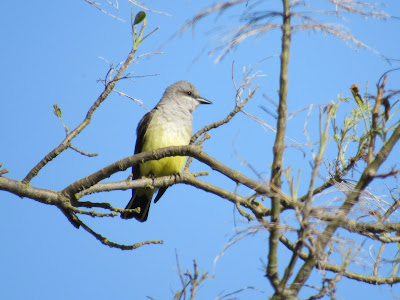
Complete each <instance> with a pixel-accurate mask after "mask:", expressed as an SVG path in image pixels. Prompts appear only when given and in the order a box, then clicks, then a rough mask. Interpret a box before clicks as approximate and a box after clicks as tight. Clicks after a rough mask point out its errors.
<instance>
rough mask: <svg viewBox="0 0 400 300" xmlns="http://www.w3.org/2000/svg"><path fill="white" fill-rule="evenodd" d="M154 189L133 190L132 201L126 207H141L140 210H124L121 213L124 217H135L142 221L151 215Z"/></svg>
mask: <svg viewBox="0 0 400 300" xmlns="http://www.w3.org/2000/svg"><path fill="white" fill-rule="evenodd" d="M153 194H154V191H153V190H151V189H138V190H135V191H133V195H132V198H131V201H129V203H128V205H127V206H126V207H125V209H135V208H140V212H124V213H122V214H121V218H122V219H132V218H135V219H136V220H138V221H140V222H145V221H146V220H147V216H148V215H149V209H150V204H151V199H152V198H153Z"/></svg>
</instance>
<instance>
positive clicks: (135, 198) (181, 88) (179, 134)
mask: <svg viewBox="0 0 400 300" xmlns="http://www.w3.org/2000/svg"><path fill="white" fill-rule="evenodd" d="M199 104H211V102H210V101H208V100H206V99H204V98H203V97H201V96H200V94H199V92H198V91H197V89H196V87H195V86H194V85H193V84H191V83H190V82H187V81H178V82H176V83H174V84H172V85H171V86H169V87H168V88H167V89H166V90H165V92H164V95H163V96H162V98H161V100H160V102H158V104H157V105H156V106H155V107H154V108H153V109H152V110H151V111H150V112H148V113H147V114H146V115H145V116H144V117H143V118H142V119H141V120H140V122H139V125H138V127H137V130H136V131H137V139H136V147H135V154H137V153H141V152H144V151H149V150H155V149H159V148H164V147H170V146H183V145H188V144H189V141H190V138H191V137H192V120H193V117H192V113H193V111H194V110H195V108H196V107H197V106H198V105H199ZM185 161H186V157H185V156H172V157H164V158H162V159H160V160H150V161H147V162H145V163H142V164H139V165H136V166H134V167H133V168H132V173H133V179H138V178H141V177H161V176H168V175H172V174H176V173H179V172H181V171H182V169H183V167H184V166H185ZM166 189H167V188H160V189H159V190H158V189H156V188H138V189H135V190H132V198H131V200H130V201H129V203H128V205H127V206H126V208H125V209H135V208H140V211H139V212H124V213H122V214H121V217H122V218H123V219H131V218H136V219H137V220H138V221H140V222H144V221H146V220H147V216H148V214H149V208H150V203H151V200H152V198H153V195H154V193H156V192H157V190H158V194H157V197H156V198H155V199H154V203H156V202H157V201H158V200H159V199H160V198H161V196H162V195H163V194H164V192H165V190H166Z"/></svg>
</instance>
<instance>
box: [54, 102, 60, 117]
mask: <svg viewBox="0 0 400 300" xmlns="http://www.w3.org/2000/svg"><path fill="white" fill-rule="evenodd" d="M53 112H54V114H55V115H56V116H57V117H58V118H60V119H61V116H62V112H61V109H60V108H59V107H58V104H53Z"/></svg>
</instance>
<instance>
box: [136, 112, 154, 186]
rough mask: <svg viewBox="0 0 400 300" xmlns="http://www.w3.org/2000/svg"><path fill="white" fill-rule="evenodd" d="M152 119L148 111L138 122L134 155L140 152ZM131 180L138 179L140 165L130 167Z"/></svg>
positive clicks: (151, 114) (151, 113)
mask: <svg viewBox="0 0 400 300" xmlns="http://www.w3.org/2000/svg"><path fill="white" fill-rule="evenodd" d="M152 117H153V111H149V112H148V113H147V114H145V115H144V117H143V118H142V119H141V120H140V122H139V125H138V127H137V129H136V135H137V138H136V146H135V154H138V153H140V152H142V148H143V144H144V134H145V133H146V131H147V128H148V127H149V124H150V121H151V118H152ZM132 174H133V179H139V178H140V165H135V166H133V167H132ZM132 191H133V192H134V190H132Z"/></svg>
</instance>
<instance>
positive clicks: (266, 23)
mask: <svg viewBox="0 0 400 300" xmlns="http://www.w3.org/2000/svg"><path fill="white" fill-rule="evenodd" d="M87 2H89V3H90V2H91V1H87ZM134 2H135V1H134ZM325 2H326V4H327V5H332V7H333V8H332V9H331V10H330V9H323V10H322V9H314V8H312V7H310V6H309V3H308V2H307V1H289V0H282V1H281V4H282V9H281V10H279V11H277V10H275V11H273V10H268V9H265V7H264V6H263V5H265V4H268V1H244V0H233V1H226V2H221V3H218V4H215V5H213V6H211V7H209V8H207V9H205V10H203V11H200V12H199V13H198V14H197V15H196V16H194V17H193V18H192V19H190V20H189V21H188V22H187V23H186V24H184V26H183V27H182V31H185V30H186V29H188V28H189V27H191V26H194V25H195V24H196V23H197V22H199V21H200V20H201V19H203V18H205V17H207V16H209V15H211V14H215V13H224V12H226V11H228V10H229V9H230V8H233V7H235V6H238V5H241V6H242V7H244V9H243V13H242V14H241V15H240V17H239V18H240V20H241V21H242V23H243V25H240V26H239V27H238V28H237V30H236V31H233V32H222V33H221V35H220V36H218V37H219V38H218V39H216V40H217V41H220V40H222V41H223V42H222V43H218V42H217V45H215V46H214V47H213V48H212V50H211V51H210V54H217V59H216V61H219V60H221V59H223V58H224V57H225V55H226V54H227V53H228V52H230V51H232V50H233V49H234V48H236V47H238V46H239V45H240V43H241V42H242V41H243V40H245V39H246V38H249V37H252V36H258V37H259V36H261V35H263V34H266V33H268V32H269V31H271V30H280V32H281V38H282V41H281V52H280V74H279V103H278V107H277V118H276V121H277V123H276V129H275V131H276V136H275V143H274V146H273V148H272V151H273V161H272V164H271V175H270V179H269V180H266V179H264V178H261V177H257V179H253V178H249V177H248V176H245V175H243V174H241V173H240V172H238V171H237V170H234V169H232V168H230V167H229V166H226V165H224V164H223V163H222V162H221V161H218V160H216V159H215V158H213V157H211V156H210V155H208V154H207V153H205V152H204V151H203V150H202V148H201V147H200V146H201V144H202V143H204V142H205V141H206V140H207V139H208V138H209V137H210V135H209V132H210V131H212V130H214V129H216V128H219V127H220V126H222V125H224V124H226V123H227V122H229V121H230V120H231V119H232V118H234V117H235V115H236V114H237V113H239V112H243V107H244V106H245V105H246V103H248V101H250V100H251V98H252V97H253V96H254V94H255V93H256V92H257V90H258V89H259V87H253V86H252V85H251V81H252V80H253V79H254V77H256V76H258V73H257V72H255V71H254V70H253V69H252V70H250V71H246V72H244V74H243V78H242V79H241V80H240V81H239V82H237V81H236V79H235V78H233V82H234V84H235V90H236V91H235V92H236V97H235V99H234V100H235V108H234V109H233V110H232V111H231V112H229V113H227V116H226V118H224V119H223V120H219V121H216V122H214V123H212V124H209V125H207V126H205V127H204V128H203V129H201V130H200V131H199V132H197V133H196V134H195V135H194V136H193V138H192V140H191V144H190V145H188V146H180V147H168V148H163V149H159V150H157V151H149V152H143V153H140V154H137V155H134V156H130V157H127V158H124V159H121V160H118V161H116V162H115V163H113V164H111V165H109V166H106V167H104V168H102V169H100V170H98V171H97V172H95V173H93V174H91V175H89V176H87V177H85V178H81V179H79V180H76V181H75V182H73V183H70V184H69V185H68V186H67V187H66V188H64V189H63V190H60V191H52V190H47V189H42V188H39V187H34V186H31V185H30V182H31V180H32V179H33V178H34V177H35V176H37V175H38V174H39V172H40V170H41V169H43V168H44V167H45V166H46V165H47V164H48V163H50V162H51V161H53V160H54V159H55V158H56V157H57V156H58V155H59V154H60V153H62V152H63V151H65V150H67V149H73V150H76V151H78V152H80V153H81V154H83V155H88V156H90V155H94V154H89V153H85V152H83V151H81V150H79V149H77V148H76V147H74V146H73V145H72V142H73V140H74V138H76V137H77V136H78V135H79V134H80V133H81V132H82V131H83V130H84V129H85V128H86V126H87V125H88V124H89V123H90V121H91V118H92V115H93V113H94V112H95V111H96V109H97V108H98V107H99V106H100V105H101V104H102V103H103V102H104V101H105V100H106V99H107V97H108V96H109V95H110V93H111V92H112V91H115V85H116V84H117V83H118V81H119V80H121V79H123V78H126V77H125V76H128V75H126V70H127V68H128V67H129V65H130V64H131V63H132V62H134V61H135V60H137V59H139V58H140V56H136V57H135V54H136V51H137V48H138V47H139V46H140V45H141V43H142V42H143V40H144V39H145V38H146V37H147V36H149V35H150V34H151V33H153V32H154V31H152V32H150V33H149V34H148V35H147V36H145V37H143V34H144V32H145V27H146V16H145V14H144V13H143V12H142V13H140V14H138V15H137V16H136V18H135V19H134V20H132V31H133V39H132V49H131V50H130V52H129V54H128V57H127V59H126V60H125V62H124V63H122V64H121V65H119V66H117V67H112V68H110V71H109V73H108V74H107V76H106V79H105V80H104V86H105V89H104V91H103V92H102V93H101V95H100V96H99V97H98V98H97V99H96V101H95V102H94V104H93V105H92V106H91V107H90V109H89V110H88V112H87V115H86V117H85V119H84V120H83V121H82V123H81V124H79V125H78V126H77V127H76V128H75V129H73V130H72V131H70V130H69V129H68V128H67V127H66V126H64V128H65V131H66V137H65V139H64V140H63V141H62V142H61V143H60V144H59V145H58V146H57V147H55V148H54V149H53V150H52V151H51V152H50V153H48V154H47V155H46V156H45V157H43V159H42V160H40V161H39V162H38V163H37V165H36V166H34V167H33V168H32V170H31V171H30V172H29V173H28V174H27V175H26V176H25V178H24V179H22V180H15V179H11V178H8V177H6V176H5V174H6V173H7V170H6V169H2V170H0V190H4V191H7V192H10V193H13V194H15V195H18V196H20V197H27V198H30V199H33V200H35V201H38V202H41V203H43V204H48V205H53V206H56V207H58V208H59V209H60V210H61V211H62V212H63V213H64V214H65V216H66V217H67V218H68V220H69V221H70V222H71V224H72V225H73V226H75V227H77V228H78V227H82V228H84V229H85V230H86V231H87V232H88V233H90V234H91V235H92V236H94V237H95V238H96V239H98V240H99V241H100V242H101V243H103V244H105V245H108V246H110V247H115V248H120V249H123V250H128V249H135V248H138V247H140V246H142V245H145V244H155V243H162V241H158V240H152V241H143V242H138V243H136V244H133V245H121V244H118V243H115V242H112V241H110V240H109V239H108V238H106V237H104V236H102V235H101V234H100V233H97V232H95V231H94V230H93V229H91V228H90V227H89V226H88V225H87V224H86V223H85V222H83V221H82V220H81V219H80V218H79V216H80V215H90V216H92V217H114V216H117V215H119V214H120V213H122V212H124V211H125V210H124V209H121V208H117V207H113V206H112V205H110V204H109V203H97V202H89V201H83V200H82V199H83V198H84V197H85V196H87V195H89V194H93V193H101V192H104V191H114V190H127V189H132V188H138V187H146V186H154V187H157V188H160V187H167V186H171V185H173V184H177V183H184V184H187V185H191V186H194V187H197V188H200V189H202V190H204V191H206V192H208V193H212V194H215V195H217V196H219V197H221V198H224V199H226V200H227V201H230V202H232V203H233V204H234V205H235V206H236V208H237V210H238V212H239V213H240V214H241V215H242V216H243V217H244V218H245V219H247V220H249V221H251V220H254V219H255V220H256V221H255V224H257V225H254V226H253V227H252V230H254V228H256V230H255V231H256V232H257V231H265V230H267V231H268V232H269V247H268V259H267V263H266V266H265V276H266V277H267V278H268V280H269V282H270V284H271V285H272V287H273V289H274V294H273V295H272V296H271V298H272V299H296V298H298V295H299V292H300V291H301V290H302V289H303V288H304V287H305V286H306V285H307V280H308V279H309V277H310V275H311V274H312V273H313V272H315V271H316V270H320V271H321V272H320V274H322V277H321V283H320V286H318V287H315V289H316V291H315V293H314V294H313V295H312V296H311V297H310V298H309V299H319V298H321V297H323V296H325V295H330V296H331V297H332V298H333V297H334V294H335V289H336V283H337V282H338V281H340V280H341V278H343V277H347V278H349V279H352V280H357V281H360V282H365V283H366V284H375V285H392V284H394V283H398V282H400V276H398V271H397V269H398V265H399V261H400V259H399V258H400V256H399V255H398V254H397V255H396V256H395V257H393V256H390V253H393V251H392V252H390V251H385V250H386V249H388V248H391V249H393V248H394V249H396V247H398V243H400V237H399V231H400V223H398V222H395V220H396V210H397V208H398V207H399V206H400V200H399V186H398V185H397V179H398V175H399V172H400V171H399V169H398V168H397V167H396V166H392V167H391V168H390V169H389V170H388V171H379V170H380V169H382V166H383V165H384V163H385V161H386V159H387V158H388V157H389V155H393V153H392V152H393V149H394V147H395V146H396V144H397V142H398V140H399V138H400V121H399V120H400V119H399V118H398V107H399V104H398V101H397V98H396V97H398V95H399V94H400V91H399V90H388V89H387V88H386V85H387V80H388V77H389V76H390V72H388V73H386V74H384V75H382V77H381V78H380V79H379V81H378V82H377V84H376V89H377V91H376V94H375V95H373V96H371V95H367V96H365V97H362V96H361V95H360V92H359V89H358V86H357V85H356V84H354V85H353V86H352V87H351V89H350V91H351V95H352V99H350V98H340V99H338V101H336V102H332V103H330V104H327V105H325V106H323V107H322V106H321V107H320V108H319V118H320V122H319V138H318V141H317V142H316V147H314V145H315V142H313V141H312V140H311V138H310V137H309V135H308V129H307V128H308V127H307V125H308V124H307V123H306V124H305V126H304V134H305V135H306V137H307V138H308V139H309V143H308V144H307V145H305V146H301V147H302V148H304V149H302V151H309V152H311V155H312V162H311V163H312V171H311V174H310V177H311V180H310V182H309V184H308V187H307V190H306V191H305V192H304V193H303V194H300V193H301V192H302V191H301V190H300V189H299V186H298V182H299V179H300V175H299V177H298V178H297V179H296V178H295V177H293V176H292V175H291V174H290V169H288V167H289V166H285V164H284V156H285V150H286V149H287V146H288V145H287V143H286V141H287V132H286V125H287V121H288V111H287V96H288V90H289V79H288V70H289V58H290V50H291V40H292V35H293V34H294V33H296V32H299V31H304V30H313V31H321V32H324V33H326V34H329V35H333V36H336V37H338V38H339V39H341V40H343V41H345V42H348V43H351V44H352V45H355V46H356V47H365V48H368V46H367V45H365V44H364V43H362V42H361V41H359V40H358V39H356V37H354V36H353V35H352V34H351V33H350V32H347V31H344V30H343V29H342V28H341V27H340V26H338V25H332V24H325V23H323V22H322V21H321V20H320V19H319V18H320V17H321V18H323V17H324V16H327V15H328V16H336V17H338V18H339V19H340V18H341V17H342V16H343V15H344V14H356V15H361V16H363V17H374V18H381V19H386V18H389V17H390V16H389V15H388V14H386V13H384V12H382V11H380V10H379V9H378V8H377V7H376V6H374V5H373V4H371V3H365V2H362V1H353V0H326V1H325ZM116 3H117V2H116ZM90 4H91V5H94V3H90ZM133 4H135V5H136V4H137V3H133ZM140 5H142V4H140ZM140 24H141V28H140V29H139V30H138V31H139V32H137V27H138V26H139V25H140ZM221 37H224V38H223V39H220V38H221ZM346 101H353V103H354V109H353V110H352V113H351V115H350V116H348V117H344V118H341V117H339V114H338V112H339V111H340V109H341V107H342V105H343V103H345V102H346ZM382 107H383V108H384V109H383V110H382V109H381V108H382ZM308 110H309V112H311V110H312V107H310V108H309V109H308ZM54 113H55V114H56V116H57V117H59V118H60V120H61V121H62V113H61V110H60V109H59V108H58V107H57V106H54ZM250 117H252V118H253V119H254V117H253V116H250ZM257 121H259V122H262V121H260V120H257ZM329 139H332V140H333V141H334V143H333V144H334V146H335V149H336V153H337V154H336V157H334V158H329V156H328V155H327V154H326V153H327V147H328V140H329ZM350 143H352V146H349V144H350ZM353 145H357V146H355V147H354V146H353ZM299 147H300V146H299ZM179 155H182V156H186V155H188V156H190V157H191V158H190V159H189V160H188V162H187V165H186V167H185V170H184V172H183V173H181V174H180V175H179V176H167V177H161V178H156V179H149V178H142V179H139V180H134V181H132V180H130V178H127V180H123V181H115V182H107V183H104V182H102V181H103V180H104V179H106V178H108V177H110V176H112V175H113V174H115V173H117V172H121V171H125V170H127V169H128V168H130V167H132V166H134V165H136V164H139V163H142V162H144V161H148V160H153V159H161V158H163V157H166V156H179ZM192 159H196V160H198V161H200V162H202V163H204V164H206V165H208V166H210V167H211V168H212V169H213V171H215V172H219V173H221V174H222V175H223V176H225V177H226V178H228V179H230V180H232V181H233V182H235V183H236V184H237V185H242V186H245V187H247V188H249V189H251V190H252V191H253V194H252V196H250V197H247V196H242V195H240V194H239V193H237V191H235V192H232V191H230V190H226V189H223V188H221V187H218V186H215V185H213V184H212V183H207V182H205V181H203V180H200V179H199V178H198V177H199V176H204V175H207V174H205V173H199V174H194V173H190V172H189V167H190V164H191V161H192ZM324 166H325V170H322V168H323V167H324ZM355 171H357V172H355ZM324 174H327V176H324ZM359 174H360V175H359ZM389 179H390V180H389ZM392 179H394V180H395V182H396V184H392V182H393V180H392ZM377 180H380V181H384V182H388V183H387V186H388V191H389V194H390V198H389V199H384V198H383V197H382V196H381V195H376V194H374V192H373V191H372V190H370V189H368V187H369V186H371V184H372V183H373V182H375V181H377ZM284 183H287V186H288V187H289V188H285V187H284ZM265 198H267V199H268V201H267V200H264V199H265ZM264 205H265V206H266V207H264ZM91 209H92V210H91ZM94 209H99V211H96V210H94ZM100 209H102V210H106V211H108V212H106V213H104V212H100ZM252 233H253V232H252ZM240 234H243V235H244V236H245V235H246V232H242V233H240ZM342 236H343V237H342ZM239 238H240V237H239ZM365 239H366V240H368V241H371V242H372V243H373V244H374V245H376V246H378V248H379V252H378V253H377V254H375V253H373V252H371V260H372V265H373V268H372V269H371V270H364V272H353V271H350V268H349V267H350V266H351V265H352V264H353V263H354V262H355V260H356V258H357V255H358V253H359V251H361V249H363V246H364V241H365ZM280 245H283V246H284V247H285V248H286V249H287V251H289V253H290V259H283V258H282V257H280V251H278V247H279V246H280ZM228 246H229V245H228ZM386 253H389V254H388V255H386V256H385V254H386ZM397 253H398V252H397ZM333 255H335V257H333ZM338 256H339V257H340V259H339V260H338V259H337V257H338ZM384 264H390V265H391V266H392V270H393V272H392V274H391V275H390V276H384V275H382V274H381V273H380V268H381V267H382V266H383V265H384ZM278 265H280V266H281V267H282V266H283V265H284V267H285V271H284V272H283V274H280V273H279V272H278ZM178 267H179V264H178ZM179 276H180V278H181V281H182V286H183V288H182V291H180V292H177V293H176V294H175V299H185V298H190V299H193V298H194V296H195V294H196V288H197V287H198V285H199V284H200V283H202V282H203V281H204V280H205V279H206V278H207V274H203V275H202V276H199V274H198V269H197V264H196V262H194V272H193V274H192V273H191V272H189V271H188V272H186V273H185V274H183V275H182V273H181V271H180V267H179ZM185 279H187V280H185ZM189 286H190V292H189V289H188V287H189ZM189 294H190V296H189Z"/></svg>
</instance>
